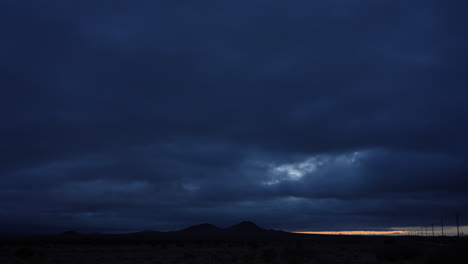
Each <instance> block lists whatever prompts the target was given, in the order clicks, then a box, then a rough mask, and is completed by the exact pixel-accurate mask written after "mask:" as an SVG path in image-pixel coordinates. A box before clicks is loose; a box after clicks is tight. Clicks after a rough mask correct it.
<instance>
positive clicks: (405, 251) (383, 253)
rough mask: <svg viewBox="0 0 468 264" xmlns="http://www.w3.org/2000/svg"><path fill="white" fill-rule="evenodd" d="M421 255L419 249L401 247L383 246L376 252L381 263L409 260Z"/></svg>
mask: <svg viewBox="0 0 468 264" xmlns="http://www.w3.org/2000/svg"><path fill="white" fill-rule="evenodd" d="M421 255H422V253H421V251H420V250H419V249H417V248H411V247H408V246H403V245H385V246H383V247H381V248H379V249H377V252H376V257H377V259H378V260H383V261H399V260H411V259H416V258H418V257H420V256H421Z"/></svg>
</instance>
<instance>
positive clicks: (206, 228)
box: [179, 224, 220, 232]
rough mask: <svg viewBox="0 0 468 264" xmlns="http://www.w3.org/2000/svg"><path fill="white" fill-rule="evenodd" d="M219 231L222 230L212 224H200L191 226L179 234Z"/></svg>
mask: <svg viewBox="0 0 468 264" xmlns="http://www.w3.org/2000/svg"><path fill="white" fill-rule="evenodd" d="M219 230H220V228H218V227H217V226H215V225H212V224H200V225H194V226H189V227H187V228H185V229H182V230H180V231H179V232H215V231H219Z"/></svg>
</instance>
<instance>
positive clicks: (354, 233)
mask: <svg viewBox="0 0 468 264" xmlns="http://www.w3.org/2000/svg"><path fill="white" fill-rule="evenodd" d="M293 233H298V234H310V235H369V236H372V235H374V236H379V235H381V236H383V235H386V236H388V235H408V231H402V230H392V231H313V232H311V231H298V232H293Z"/></svg>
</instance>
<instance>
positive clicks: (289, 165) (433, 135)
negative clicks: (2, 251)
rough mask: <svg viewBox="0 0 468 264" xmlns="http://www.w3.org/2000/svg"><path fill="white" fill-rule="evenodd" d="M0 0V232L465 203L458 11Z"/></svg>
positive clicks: (432, 6)
mask: <svg viewBox="0 0 468 264" xmlns="http://www.w3.org/2000/svg"><path fill="white" fill-rule="evenodd" d="M137 2H138V3H136V2H135V1H106V0H103V1H79V2H77V1H63V0H62V1H52V0H49V1H40V2H38V1H22V2H21V3H20V2H18V1H3V2H2V3H1V4H0V32H1V34H2V35H1V39H2V41H1V43H0V57H1V60H0V86H1V87H2V89H1V92H0V93H1V96H0V110H1V112H0V120H1V125H0V126H1V137H0V145H1V146H2V152H1V154H0V160H1V164H0V175H1V179H2V181H1V182H0V199H1V200H2V206H1V208H0V219H1V220H0V230H1V231H2V232H38V231H37V230H41V232H57V231H63V230H67V229H76V230H82V231H102V232H111V231H112V232H125V231H131V230H143V229H159V230H170V229H176V228H181V227H185V226H186V225H189V224H196V223H202V222H210V223H213V224H218V225H229V224H232V223H235V222H237V221H240V220H244V219H248V220H252V221H255V222H257V223H259V224H260V225H264V226H268V227H272V228H282V229H287V230H333V229H341V230H351V229H357V230H361V229H363V228H364V229H366V228H367V229H369V228H374V229H386V228H391V227H395V226H413V225H414V226H420V225H424V224H430V223H431V221H438V219H439V218H440V217H441V216H445V217H452V216H453V215H454V214H455V212H463V211H466V210H467V209H468V196H467V194H466V193H467V192H466V190H465V188H466V186H468V185H467V184H468V177H467V175H468V165H467V164H468V154H467V148H468V140H467V139H466V135H467V134H468V123H466V122H465V121H466V120H468V105H467V104H466V103H465V100H466V98H467V96H468V92H467V90H466V85H467V81H468V80H467V77H466V74H464V73H465V72H466V70H467V69H468V67H467V65H466V61H467V57H468V56H467V52H466V48H465V47H466V46H467V45H466V44H467V34H466V33H465V29H464V27H463V25H465V24H466V23H465V22H467V21H466V18H465V16H464V12H463V10H466V8H467V6H466V4H465V3H463V2H462V1H450V3H447V2H446V1H427V0H426V1H411V3H409V2H408V1H385V0H382V1H374V0H373V1H371V0H365V1H343V0H333V1H296V2H294V3H289V2H288V3H286V2H285V1H262V0H254V1H252V0H250V1H244V0H241V1H234V2H232V3H231V2H230V3H225V2H220V1H210V0H207V1H201V2H200V1H198V2H197V3H195V2H193V3H192V2H187V1H137Z"/></svg>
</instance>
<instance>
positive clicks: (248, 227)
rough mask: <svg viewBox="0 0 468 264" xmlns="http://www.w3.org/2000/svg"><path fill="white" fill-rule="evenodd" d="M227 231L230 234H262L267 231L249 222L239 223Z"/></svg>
mask: <svg viewBox="0 0 468 264" xmlns="http://www.w3.org/2000/svg"><path fill="white" fill-rule="evenodd" d="M227 230H229V231H231V232H263V231H267V230H266V229H263V228H261V227H259V226H258V225H256V224H255V223H253V222H250V221H243V222H240V223H239V224H237V225H233V226H231V227H229V228H227Z"/></svg>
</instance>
